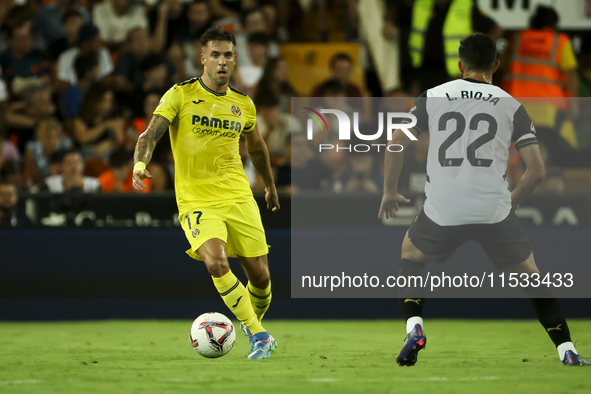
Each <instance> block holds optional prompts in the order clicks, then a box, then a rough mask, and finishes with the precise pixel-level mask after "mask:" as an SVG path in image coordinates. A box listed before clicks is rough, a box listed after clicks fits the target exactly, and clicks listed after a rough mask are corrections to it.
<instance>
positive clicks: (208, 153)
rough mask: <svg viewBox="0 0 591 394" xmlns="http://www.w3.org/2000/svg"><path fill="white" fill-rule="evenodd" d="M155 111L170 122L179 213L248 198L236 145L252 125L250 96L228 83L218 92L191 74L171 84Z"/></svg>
mask: <svg viewBox="0 0 591 394" xmlns="http://www.w3.org/2000/svg"><path fill="white" fill-rule="evenodd" d="M154 114H155V115H160V116H163V117H165V118H166V119H168V121H169V122H170V129H169V131H170V141H171V145H172V153H173V155H174V169H175V176H174V178H175V190H176V200H177V204H178V207H179V212H180V213H183V212H185V211H188V210H190V209H193V208H196V207H199V206H211V205H220V204H228V203H234V202H242V201H248V200H249V199H251V198H252V191H251V189H250V184H249V182H248V178H247V177H246V175H245V174H244V168H243V167H242V161H241V159H240V154H239V148H238V141H239V138H240V134H241V133H243V132H251V131H253V130H254V127H255V124H256V109H255V106H254V103H253V102H252V100H251V99H250V97H248V96H247V95H245V94H243V93H240V92H239V91H237V90H236V89H233V88H228V89H227V91H226V92H225V93H217V92H214V91H213V90H211V89H209V88H208V87H207V86H205V84H204V83H203V82H202V81H201V78H193V79H190V80H188V81H185V82H182V83H179V84H176V85H174V86H173V87H172V88H170V89H169V90H168V92H166V93H165V94H164V96H162V99H161V100H160V104H158V107H156V110H155V111H154Z"/></svg>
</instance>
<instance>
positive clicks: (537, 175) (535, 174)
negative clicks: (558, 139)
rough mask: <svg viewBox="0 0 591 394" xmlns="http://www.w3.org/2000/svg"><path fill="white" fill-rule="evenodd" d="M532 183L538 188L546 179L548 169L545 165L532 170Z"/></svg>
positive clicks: (542, 164)
mask: <svg viewBox="0 0 591 394" xmlns="http://www.w3.org/2000/svg"><path fill="white" fill-rule="evenodd" d="M530 173H531V178H532V181H533V182H534V183H535V185H536V186H538V185H539V184H540V183H542V181H543V180H544V178H545V177H546V168H545V167H544V163H541V164H539V165H537V166H535V167H533V168H531V169H530Z"/></svg>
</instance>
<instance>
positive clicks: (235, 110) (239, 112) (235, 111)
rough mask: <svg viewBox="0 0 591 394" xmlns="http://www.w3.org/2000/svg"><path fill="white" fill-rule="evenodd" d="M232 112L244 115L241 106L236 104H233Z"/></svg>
mask: <svg viewBox="0 0 591 394" xmlns="http://www.w3.org/2000/svg"><path fill="white" fill-rule="evenodd" d="M232 113H233V114H234V115H236V116H240V115H242V111H241V110H240V107H239V106H237V105H235V104H232Z"/></svg>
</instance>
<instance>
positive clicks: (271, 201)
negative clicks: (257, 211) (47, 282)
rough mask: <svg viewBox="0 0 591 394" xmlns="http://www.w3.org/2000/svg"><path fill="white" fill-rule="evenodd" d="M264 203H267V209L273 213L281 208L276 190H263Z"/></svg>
mask: <svg viewBox="0 0 591 394" xmlns="http://www.w3.org/2000/svg"><path fill="white" fill-rule="evenodd" d="M265 201H266V202H267V209H270V210H272V211H273V212H275V211H277V210H278V209H280V208H281V207H280V206H279V196H278V195H277V189H275V188H273V189H272V190H270V189H267V188H265Z"/></svg>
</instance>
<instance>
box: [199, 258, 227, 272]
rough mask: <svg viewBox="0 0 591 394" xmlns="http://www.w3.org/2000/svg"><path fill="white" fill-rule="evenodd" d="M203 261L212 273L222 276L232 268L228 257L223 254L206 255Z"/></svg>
mask: <svg viewBox="0 0 591 394" xmlns="http://www.w3.org/2000/svg"><path fill="white" fill-rule="evenodd" d="M203 262H204V263H205V266H206V267H207V270H208V271H209V273H210V275H212V276H215V277H220V276H222V275H224V274H225V273H227V272H228V271H229V270H230V264H229V263H228V259H227V258H226V257H225V256H223V255H210V256H204V258H203Z"/></svg>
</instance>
